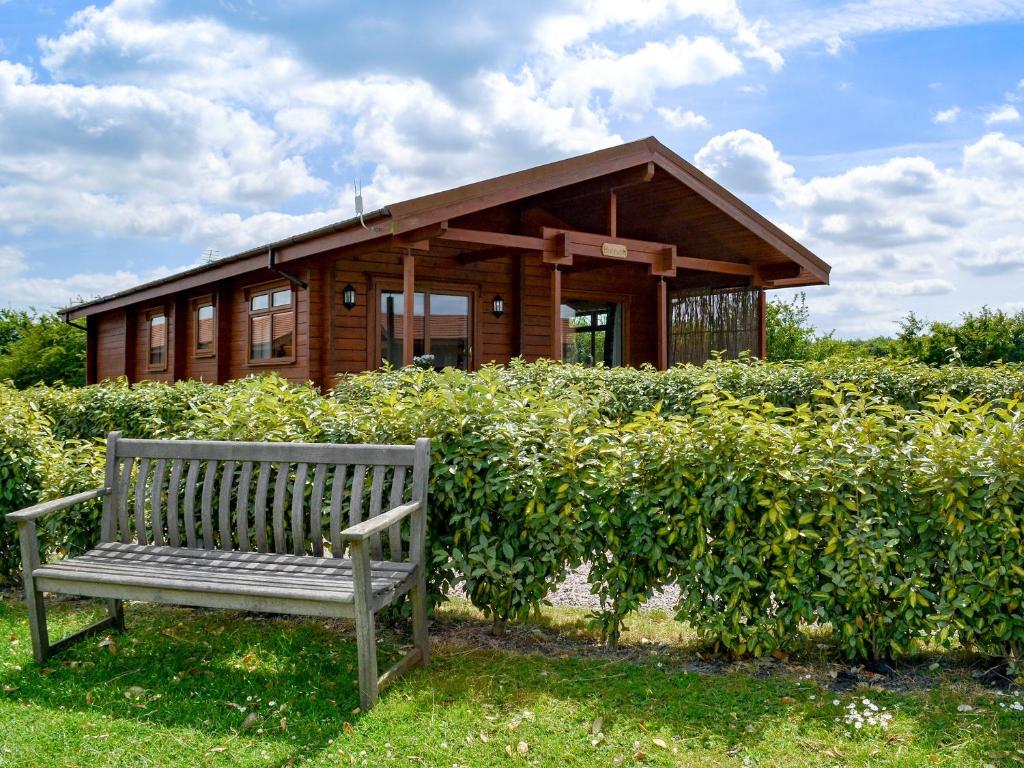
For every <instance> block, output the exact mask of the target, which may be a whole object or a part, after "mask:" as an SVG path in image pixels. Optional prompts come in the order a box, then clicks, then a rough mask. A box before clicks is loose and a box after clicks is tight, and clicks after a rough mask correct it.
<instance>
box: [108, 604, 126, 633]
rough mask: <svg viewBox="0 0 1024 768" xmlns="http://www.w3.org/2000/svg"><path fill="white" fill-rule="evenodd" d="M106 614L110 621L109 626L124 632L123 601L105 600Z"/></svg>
mask: <svg viewBox="0 0 1024 768" xmlns="http://www.w3.org/2000/svg"><path fill="white" fill-rule="evenodd" d="M107 615H108V616H109V617H110V620H111V622H112V624H111V626H113V627H114V628H115V629H118V630H120V631H121V632H124V601H123V600H107Z"/></svg>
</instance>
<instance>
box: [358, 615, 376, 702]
mask: <svg viewBox="0 0 1024 768" xmlns="http://www.w3.org/2000/svg"><path fill="white" fill-rule="evenodd" d="M356 646H357V649H358V652H359V706H360V707H361V708H362V710H363V711H364V712H366V711H367V710H368V709H370V707H372V706H373V705H374V704H376V703H377V698H378V696H379V689H378V686H377V633H376V630H375V627H374V621H373V611H370V610H367V611H357V612H356Z"/></svg>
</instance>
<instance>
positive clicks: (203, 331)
mask: <svg viewBox="0 0 1024 768" xmlns="http://www.w3.org/2000/svg"><path fill="white" fill-rule="evenodd" d="M192 319H193V322H194V323H195V331H194V339H195V346H194V347H193V349H192V354H193V355H194V356H195V357H212V356H213V355H215V354H216V353H217V347H216V340H217V325H216V323H217V315H216V312H215V311H214V308H213V299H212V298H210V297H209V296H207V297H204V298H201V299H195V300H194V301H193V303H192Z"/></svg>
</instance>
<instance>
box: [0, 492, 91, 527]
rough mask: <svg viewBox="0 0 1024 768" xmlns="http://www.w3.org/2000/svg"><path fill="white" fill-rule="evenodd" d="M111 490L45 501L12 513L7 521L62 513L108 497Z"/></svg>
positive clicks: (19, 520) (32, 518)
mask: <svg viewBox="0 0 1024 768" xmlns="http://www.w3.org/2000/svg"><path fill="white" fill-rule="evenodd" d="M109 490H110V489H109V488H93V489H92V490H91V491H82V492H81V493H76V494H74V495H73V496H65V497H64V498H63V499H54V500H53V501H44V502H43V503H42V504H36V505H35V506H32V507H26V508H25V509H20V510H18V511H17V512H10V513H8V515H7V519H8V520H10V521H11V522H12V523H17V522H21V521H24V520H35V519H36V518H39V517H43V516H44V515H49V514H52V513H53V512H60V511H61V510H64V509H67V508H68V507H73V506H75V505H76V504H82V503H84V502H86V501H92V500H93V499H98V498H100V497H101V496H106V495H107V493H108V492H109Z"/></svg>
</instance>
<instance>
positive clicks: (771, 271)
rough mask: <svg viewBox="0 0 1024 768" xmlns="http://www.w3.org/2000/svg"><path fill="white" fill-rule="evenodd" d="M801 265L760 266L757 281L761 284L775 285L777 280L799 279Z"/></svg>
mask: <svg viewBox="0 0 1024 768" xmlns="http://www.w3.org/2000/svg"><path fill="white" fill-rule="evenodd" d="M799 275H800V265H799V264H795V263H793V262H788V263H785V264H765V265H763V266H759V267H758V268H757V272H756V275H755V277H756V281H757V282H760V283H773V282H775V281H776V280H786V279H790V278H794V277H799Z"/></svg>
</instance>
